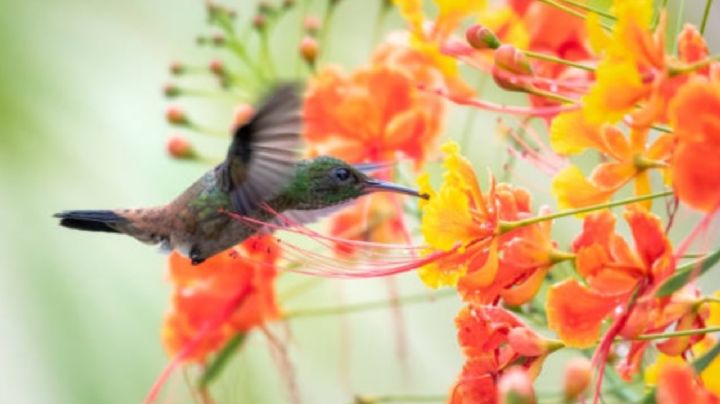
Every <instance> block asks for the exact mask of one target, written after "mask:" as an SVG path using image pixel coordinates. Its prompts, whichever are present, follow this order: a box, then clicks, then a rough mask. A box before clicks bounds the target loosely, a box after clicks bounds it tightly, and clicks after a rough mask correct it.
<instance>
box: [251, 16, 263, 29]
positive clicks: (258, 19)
mask: <svg viewBox="0 0 720 404" xmlns="http://www.w3.org/2000/svg"><path fill="white" fill-rule="evenodd" d="M266 24H267V18H266V17H265V16H264V15H263V14H257V15H256V16H255V17H253V20H252V25H253V27H255V29H257V30H262V29H265V25H266Z"/></svg>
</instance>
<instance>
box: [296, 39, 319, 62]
mask: <svg viewBox="0 0 720 404" xmlns="http://www.w3.org/2000/svg"><path fill="white" fill-rule="evenodd" d="M318 49H319V45H318V41H317V39H315V38H313V37H311V36H305V37H303V39H302V40H301V41H300V55H301V56H302V58H303V59H304V60H305V61H306V62H307V63H308V64H310V65H313V64H315V59H316V58H317V54H318Z"/></svg>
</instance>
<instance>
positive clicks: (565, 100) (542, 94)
mask: <svg viewBox="0 0 720 404" xmlns="http://www.w3.org/2000/svg"><path fill="white" fill-rule="evenodd" d="M525 92H526V93H528V94H532V95H537V96H538V97H545V98H547V99H550V100H554V101H558V102H562V103H564V104H575V105H577V104H578V101H577V100H574V99H572V98H569V97H565V96H564V95H560V94H555V93H553V92H551V91H547V90H541V89H539V88H535V87H532V86H531V87H529V88H526V89H525Z"/></svg>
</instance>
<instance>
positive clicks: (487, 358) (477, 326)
mask: <svg viewBox="0 0 720 404" xmlns="http://www.w3.org/2000/svg"><path fill="white" fill-rule="evenodd" d="M455 326H456V327H457V329H458V343H459V344H460V347H461V348H462V350H463V354H464V355H465V358H466V362H465V366H463V370H462V372H461V373H460V376H459V378H458V381H457V382H456V383H455V386H453V388H452V391H451V393H450V400H449V402H450V403H452V404H471V403H472V404H482V403H493V404H494V403H496V402H497V401H496V400H497V385H496V382H497V380H498V378H499V377H500V375H502V374H503V373H504V372H505V370H506V369H508V368H510V367H512V366H520V367H521V368H523V369H524V370H525V371H526V372H527V374H528V376H530V378H532V379H534V378H535V377H536V376H537V375H538V373H539V371H540V368H541V367H542V364H543V361H544V360H545V358H546V357H547V355H548V354H550V353H551V352H553V351H554V350H555V349H557V348H560V347H561V346H562V344H559V343H558V342H556V341H549V340H546V339H543V338H542V337H540V336H539V335H538V334H537V333H535V332H534V331H533V330H531V329H530V328H528V327H527V326H526V325H525V324H523V323H522V322H521V321H520V320H519V319H518V318H517V317H515V316H514V315H512V314H511V313H509V312H508V311H506V310H504V309H502V308H500V307H494V306H472V305H471V306H466V307H464V308H463V309H462V310H460V313H458V315H457V317H456V318H455ZM512 334H516V335H521V336H522V338H518V337H515V338H511V337H510V336H511V335H512ZM530 341H531V343H529V342H530ZM529 345H532V346H536V347H538V348H539V349H537V350H535V349H533V350H532V351H531V352H527V350H526V349H525V348H526V347H527V346H529Z"/></svg>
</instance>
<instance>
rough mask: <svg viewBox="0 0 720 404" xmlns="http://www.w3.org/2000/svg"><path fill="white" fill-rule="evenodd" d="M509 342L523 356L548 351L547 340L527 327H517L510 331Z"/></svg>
mask: <svg viewBox="0 0 720 404" xmlns="http://www.w3.org/2000/svg"><path fill="white" fill-rule="evenodd" d="M507 338H508V344H510V347H511V348H512V349H513V351H515V352H517V353H519V354H520V355H522V356H540V355H542V354H544V353H546V352H547V350H548V348H547V341H546V340H545V339H544V338H542V337H541V336H540V335H538V334H537V333H536V332H535V331H533V330H531V329H529V328H526V327H515V328H513V329H512V330H510V332H509V333H508V336H507Z"/></svg>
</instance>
